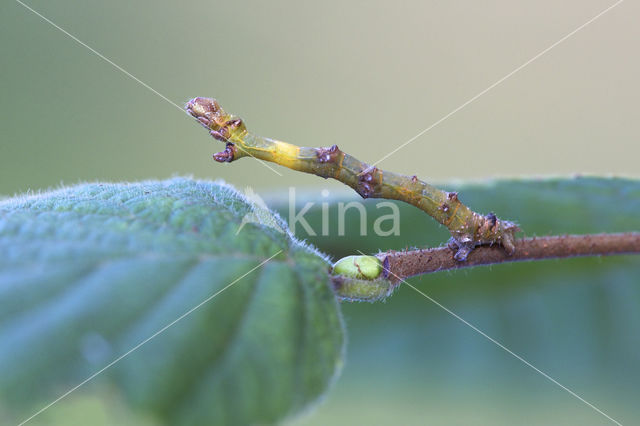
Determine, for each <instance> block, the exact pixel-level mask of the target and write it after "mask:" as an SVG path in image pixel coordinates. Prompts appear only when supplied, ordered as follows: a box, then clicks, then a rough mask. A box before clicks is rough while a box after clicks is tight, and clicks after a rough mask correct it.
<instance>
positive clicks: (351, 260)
mask: <svg viewBox="0 0 640 426" xmlns="http://www.w3.org/2000/svg"><path fill="white" fill-rule="evenodd" d="M381 272H382V262H381V261H380V259H378V258H377V257H375V256H347V257H343V258H342V259H340V260H338V261H337V262H336V263H335V265H333V273H334V274H338V275H344V276H345V277H350V278H357V279H362V280H375V279H376V278H378V277H379V276H380V273H381Z"/></svg>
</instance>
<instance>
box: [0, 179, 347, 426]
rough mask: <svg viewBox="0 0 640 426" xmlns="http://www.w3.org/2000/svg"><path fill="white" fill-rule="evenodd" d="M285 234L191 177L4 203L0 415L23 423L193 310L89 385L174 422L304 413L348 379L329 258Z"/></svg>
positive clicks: (253, 208)
mask: <svg viewBox="0 0 640 426" xmlns="http://www.w3.org/2000/svg"><path fill="white" fill-rule="evenodd" d="M247 217H248V218H249V220H248V221H247V220H246V219H245V220H244V222H243V218H247ZM274 224H276V225H277V226H275V225H274ZM241 226H242V229H241V230H240V232H238V230H239V228H240V227H241ZM287 229H288V228H287V226H286V224H285V223H284V222H282V221H281V220H280V219H279V218H278V217H276V216H274V215H272V214H271V213H269V212H268V211H266V210H264V209H263V208H262V207H260V206H258V205H256V204H253V203H251V202H250V201H248V200H247V199H245V198H244V197H243V196H241V195H239V194H238V193H237V192H236V191H234V190H233V189H232V188H231V187H229V186H227V185H225V184H222V183H211V182H199V181H193V180H190V179H172V180H168V181H159V182H158V181H150V182H142V183H137V184H85V185H78V186H75V187H70V188H64V189H60V190H57V191H54V192H49V193H44V194H40V195H32V196H26V197H21V198H14V199H9V200H5V201H2V202H0V342H2V343H1V344H0V405H5V406H11V407H14V409H13V411H15V413H14V414H15V416H21V417H24V418H26V417H27V416H28V415H30V414H32V413H33V412H34V411H36V410H37V409H39V408H41V406H42V405H44V404H45V403H48V402H49V401H50V400H52V399H53V398H55V397H57V396H59V395H60V394H62V393H64V392H65V391H66V390H68V389H69V388H71V387H73V386H75V385H77V384H78V383H80V382H81V381H82V380H84V379H85V378H87V377H88V376H90V375H91V374H92V373H94V372H96V371H98V370H99V369H101V368H102V367H104V366H105V365H107V364H108V363H110V362H111V361H112V360H114V359H116V358H117V357H119V356H121V355H123V354H125V353H126V352H127V351H129V350H130V349H132V348H135V347H136V345H138V344H140V343H141V342H144V341H145V340H146V339H148V338H149V337H151V336H153V335H154V334H155V333H157V332H158V331H160V330H163V328H164V327H165V326H167V325H169V324H171V323H172V321H174V320H176V319H178V318H181V317H182V316H183V315H184V314H185V313H187V312H189V314H188V315H187V316H185V317H184V318H182V319H181V320H180V321H178V322H177V323H175V324H172V325H171V326H169V327H168V328H166V330H163V331H162V333H160V334H158V335H157V336H156V337H154V338H153V339H152V340H150V341H148V342H147V343H145V344H144V345H142V346H141V347H139V348H138V349H136V350H135V351H133V352H132V353H131V354H129V355H128V356H126V357H125V358H123V359H122V360H121V361H119V362H118V363H117V364H115V365H114V366H113V367H111V368H109V369H108V370H106V371H105V372H104V373H103V374H101V375H100V376H98V377H96V378H95V379H94V380H93V381H92V383H89V384H88V385H87V386H91V385H92V384H93V382H97V383H102V384H104V383H107V384H108V385H109V386H111V387H115V389H116V390H117V392H120V393H122V395H124V398H125V400H126V401H127V402H128V403H129V404H130V406H132V407H134V408H136V409H139V410H140V411H142V412H149V413H152V414H153V415H154V416H155V417H156V419H159V420H160V421H161V422H163V423H164V422H166V423H172V424H193V425H199V424H250V423H272V422H275V421H278V420H280V419H282V418H284V417H287V416H291V415H294V414H296V413H298V412H299V411H301V410H302V409H303V408H305V407H306V406H308V405H309V404H310V403H312V402H313V401H315V400H316V399H317V398H318V397H319V396H320V395H322V394H323V393H324V392H325V390H326V388H327V386H328V385H329V384H330V382H331V381H332V379H333V377H335V376H336V374H337V372H338V371H339V370H340V367H341V365H342V356H343V344H344V332H343V328H342V323H341V317H340V313H339V309H338V306H337V302H336V299H335V296H334V295H333V292H332V290H331V288H330V286H329V280H328V274H327V268H328V263H327V260H326V259H325V258H324V257H323V256H322V255H321V254H319V253H318V252H317V251H315V250H314V249H312V248H311V247H309V246H307V245H305V244H303V243H301V242H300V241H297V240H295V239H294V238H292V236H291V235H290V234H289V233H288V231H285V230H287ZM272 256H275V257H273V259H271V260H268V259H270V258H271V257H272ZM267 260H268V261H267ZM265 261H267V262H266V263H265V264H264V265H262V266H260V264H261V263H262V262H265ZM256 267H257V269H255V270H253V271H252V272H250V271H251V270H252V269H253V268H256ZM247 273H248V274H247ZM245 274H247V275H246V276H245ZM231 283H233V284H232V285H231V286H230V287H229V288H228V289H226V290H224V292H223V293H221V294H220V295H219V296H216V297H215V298H213V299H211V300H208V301H206V300H207V299H208V298H210V297H211V296H212V295H213V294H215V293H216V292H218V291H222V290H223V289H224V288H225V286H227V285H229V284H231ZM203 301H206V303H204V304H202V305H201V306H199V307H198V308H197V309H196V310H193V311H190V310H191V309H193V308H194V307H196V306H198V305H199V304H200V303H202V302H203ZM83 390H84V388H81V389H79V390H78V391H76V392H77V393H81V392H82V391H83ZM25 404H26V405H25ZM18 420H23V419H20V418H18Z"/></svg>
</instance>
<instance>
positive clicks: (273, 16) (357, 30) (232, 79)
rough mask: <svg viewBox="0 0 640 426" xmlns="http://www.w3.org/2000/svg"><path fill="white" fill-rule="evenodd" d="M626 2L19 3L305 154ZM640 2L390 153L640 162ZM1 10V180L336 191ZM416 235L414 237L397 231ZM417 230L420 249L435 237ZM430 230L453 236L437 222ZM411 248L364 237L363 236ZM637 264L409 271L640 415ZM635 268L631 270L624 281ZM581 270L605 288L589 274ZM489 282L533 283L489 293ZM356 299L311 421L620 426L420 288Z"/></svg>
mask: <svg viewBox="0 0 640 426" xmlns="http://www.w3.org/2000/svg"><path fill="white" fill-rule="evenodd" d="M612 3H613V2H612V1H580V2H579V1H569V2H563V3H560V4H559V3H557V2H551V1H546V0H545V1H540V2H532V3H531V2H530V3H524V2H507V1H488V2H471V1H468V2H419V1H407V2H379V1H378V2H348V3H344V2H336V1H325V2H314V3H310V2H293V1H290V2H285V1H272V2H243V3H236V2H234V3H232V2H211V1H192V2H182V3H181V2H152V1H148V0H145V1H136V2H124V1H120V0H115V1H111V2H100V1H96V0H90V1H84V2H74V1H68V0H67V1H55V2H46V1H42V0H38V1H35V0H32V1H30V2H28V4H29V5H30V6H32V7H33V8H35V9H36V10H37V11H38V12H40V13H42V14H43V15H44V16H46V17H47V18H49V19H51V20H52V21H53V22H55V23H56V24H58V25H60V26H61V27H62V28H64V29H66V30H67V31H69V32H70V33H71V34H73V35H75V36H76V37H78V38H79V39H80V40H82V41H83V42H85V43H87V44H88V45H90V46H91V47H93V48H95V49H96V50H98V51H99V52H101V53H102V54H104V55H105V56H106V57H108V58H109V59H111V60H113V61H114V62H115V63H117V64H118V65H120V66H122V67H123V68H124V69H126V70H127V71H129V72H131V73H132V74H133V75H135V76H136V77H138V78H139V79H140V80H142V81H144V82H145V83H146V84H148V85H150V86H151V87H153V88H154V89H156V90H157V91H158V92H160V93H162V94H163V95H164V96H166V97H168V98H169V99H171V100H172V101H173V102H175V103H177V104H179V105H181V104H183V103H184V102H185V101H186V100H188V99H189V98H191V97H193V96H213V97H216V98H218V99H219V100H220V102H221V103H222V105H223V107H225V108H226V109H227V110H228V111H230V112H233V113H235V114H237V115H239V116H241V117H243V118H244V119H245V121H246V122H247V124H248V126H249V128H250V129H252V130H254V131H255V132H256V133H259V134H261V135H265V136H271V137H276V138H279V139H283V140H285V141H289V142H292V143H296V144H298V145H306V146H322V145H330V144H333V143H338V144H339V145H340V147H341V148H342V149H344V150H345V151H347V152H349V153H352V154H354V155H356V156H357V157H358V158H360V159H362V160H363V161H369V162H374V161H377V160H379V159H380V158H382V157H383V156H385V155H386V154H387V153H389V152H390V151H392V150H393V149H395V148H396V147H397V146H399V145H400V144H402V143H404V142H405V141H407V140H409V139H410V138H412V137H413V136H415V135H416V134H417V133H418V132H420V131H422V130H423V129H425V128H427V127H429V126H430V125H431V124H433V123H434V122H436V121H438V120H440V119H441V118H442V117H443V116H445V115H446V114H448V113H449V112H451V111H452V110H454V109H455V108H457V107H459V106H460V105H461V104H463V103H464V102H466V101H468V100H469V99H470V98H472V97H473V96H475V95H476V94H478V93H479V92H481V91H482V90H484V89H486V88H487V87H488V86H490V85H491V84H493V83H494V82H496V81H497V80H498V79H500V78H502V77H503V76H505V75H506V74H508V73H509V72H511V71H513V70H514V69H516V68H517V67H518V66H520V65H521V64H522V63H524V62H525V61H527V60H529V59H531V58H532V57H533V56H535V55H536V54H538V53H539V52H541V51H542V50H543V49H545V48H547V47H548V46H550V45H551V44H552V43H554V42H556V41H558V40H559V39H560V38H562V37H563V36H565V35H566V34H568V33H569V32H570V31H572V30H574V29H575V28H577V27H578V26H580V25H582V24H583V23H585V22H586V21H587V20H589V19H590V18H592V17H593V16H594V15H596V14H597V13H599V12H600V11H601V10H603V9H605V8H606V7H608V6H609V5H611V4H612ZM639 14H640V6H639V5H638V4H637V3H636V2H624V3H622V4H621V5H620V6H618V7H616V8H615V9H613V10H612V11H611V12H609V13H607V14H606V15H604V16H603V17H602V18H600V19H599V20H597V21H595V22H594V23H593V24H591V25H589V26H587V27H586V28H585V29H583V30H582V31H580V32H578V33H577V34H576V35H575V36H573V37H571V38H570V39H568V40H567V41H566V42H564V43H562V44H560V45H559V46H557V47H556V48H554V49H553V50H551V51H550V52H549V53H547V54H546V55H544V56H543V57H541V58H539V59H538V60H537V61H535V62H533V63H532V64H530V65H529V66H527V67H526V68H524V69H523V70H521V71H520V72H518V73H517V74H515V75H514V76H513V77H512V78H510V79H508V80H506V81H505V82H504V83H503V84H500V85H499V86H497V87H496V88H494V89H493V90H491V91H489V92H488V93H487V94H485V95H484V96H482V97H481V98H480V99H478V100H477V101H475V102H474V103H472V104H470V105H469V106H468V107H466V108H464V109H463V110H461V111H459V112H458V113H456V114H455V115H453V116H451V117H450V118H449V119H447V120H446V121H444V122H442V123H441V124H440V125H438V126H436V127H435V128H433V129H432V130H431V131H429V132H428V133H426V134H425V135H423V136H422V137H420V138H418V139H416V140H415V141H414V142H412V143H411V144H409V145H408V146H406V147H405V148H403V149H402V150H400V151H399V152H397V153H396V154H394V155H393V156H391V157H389V158H388V159H386V160H385V161H383V162H382V163H381V167H383V168H385V169H389V170H394V171H398V172H405V173H407V174H414V173H415V174H417V175H418V176H420V177H421V178H424V179H427V180H431V181H433V180H435V181H451V180H453V179H477V178H485V177H496V176H529V175H547V174H562V175H567V174H575V173H580V174H615V175H624V176H635V177H638V176H640V169H639V168H638V156H639V155H640V145H639V144H638V140H639V136H640V121H638V120H637V100H638V99H639V98H640V84H639V83H638V78H637V76H638V75H640V57H639V56H638V55H637V52H638V40H640V27H638V25H637V16H639ZM0 23H1V25H0V52H1V54H2V67H1V71H0V73H1V78H0V92H1V93H2V96H1V97H0V114H1V115H0V116H1V117H2V119H0V194H3V195H12V194H14V193H19V192H25V191H29V190H39V189H45V188H48V187H52V186H57V185H59V184H60V183H64V184H72V183H76V182H79V181H92V180H109V181H121V180H137V179H143V178H163V177H168V176H171V175H174V174H193V175H195V176H197V177H202V178H223V179H225V180H226V181H227V182H229V183H231V184H233V185H235V186H237V187H239V188H243V187H245V186H247V185H250V186H252V187H254V188H255V189H257V190H258V192H259V193H265V192H271V193H273V192H278V191H279V189H282V191H286V190H285V189H283V188H286V187H287V186H289V185H291V184H292V183H295V184H296V185H297V187H298V188H307V191H311V192H308V194H311V195H310V196H311V197H312V198H313V197H314V195H313V194H316V195H315V197H316V198H320V190H321V189H329V190H330V191H331V192H332V194H336V193H338V192H339V191H340V188H341V185H340V184H339V183H337V182H333V181H331V182H325V181H322V180H320V179H318V178H316V177H314V176H306V175H301V174H298V173H295V172H292V171H289V170H286V169H283V168H280V167H276V169H277V170H278V172H279V173H281V174H282V175H283V176H278V175H277V174H275V173H273V172H272V171H271V170H269V169H268V168H266V167H263V166H261V165H260V164H258V163H256V162H254V161H250V160H244V161H240V162H237V163H234V164H233V165H219V164H215V163H214V162H213V160H211V154H212V153H213V152H215V151H218V150H220V149H221V148H222V144H220V143H219V142H216V141H214V140H213V139H211V138H209V137H208V136H207V135H206V133H205V132H204V130H203V129H202V128H201V127H200V126H197V125H195V124H194V122H193V120H192V119H191V118H189V117H187V116H186V115H185V114H183V113H181V112H180V111H178V110H177V109H176V108H175V106H173V105H171V104H170V103H169V102H167V101H165V100H163V99H162V98H160V97H158V96H157V95H156V94H154V93H152V92H151V91H149V90H148V89H146V88H144V87H142V86H141V85H140V84H139V83H137V82H135V81H133V80H132V79H130V78H129V77H127V76H126V75H124V74H123V73H121V72H119V71H118V70H116V69H115V68H114V67H113V66H112V65H110V64H108V63H106V62H104V61H103V60H101V59H100V58H99V57H97V56H96V55H95V54H93V53H91V52H90V51H88V50H87V49H86V48H85V47H82V46H80V45H79V44H78V43H76V42H75V41H73V40H72V39H70V38H69V37H68V36H66V35H65V34H63V33H62V32H60V31H59V30H57V29H55V28H53V27H52V26H51V25H50V24H48V23H46V22H44V21H43V20H42V19H41V18H40V17H38V16H36V15H35V14H34V13H32V12H31V11H29V10H27V9H25V8H24V7H22V6H21V5H20V4H18V3H16V2H14V1H5V2H2V3H1V4H0ZM488 195H490V193H488ZM575 202H576V203H579V202H580V200H575ZM507 204H508V203H507ZM576 205H579V204H576ZM504 213H505V214H507V215H509V217H515V218H519V217H520V216H518V215H517V214H516V213H517V212H516V211H515V210H508V209H506V207H505V210H504ZM605 213H606V212H605ZM539 214H541V215H547V216H548V215H554V214H555V213H554V212H553V211H551V212H550V211H548V210H547V211H540V212H539ZM610 214H611V215H612V216H615V211H614V212H610ZM625 224H626V226H627V227H629V226H631V227H635V228H634V229H636V230H637V229H638V228H637V222H625ZM535 229H536V232H540V233H548V232H559V233H562V232H570V231H571V229H570V226H567V227H566V228H563V227H562V226H561V225H558V226H557V227H548V228H541V227H538V228H535ZM607 229H609V230H611V229H613V227H605V228H603V229H602V230H607ZM412 232H413V231H412V230H411V229H403V238H407V240H406V241H409V240H411V239H410V238H409V237H410V236H412ZM418 237H419V236H416V239H415V240H413V241H414V242H413V243H412V244H421V242H422V239H420V238H418ZM436 237H437V238H436ZM411 238H413V237H411ZM430 238H431V240H432V241H429V242H430V243H439V242H441V241H443V240H444V238H445V233H441V234H438V235H437V236H433V237H430ZM340 241H341V244H342V246H341V247H342V249H343V250H345V251H347V250H350V249H351V248H353V244H352V245H349V242H348V241H347V240H340ZM314 242H315V243H317V244H319V245H320V246H321V247H322V248H324V249H325V250H327V251H330V252H332V253H333V254H334V255H338V254H339V251H340V248H336V247H329V246H327V245H326V243H323V241H322V240H318V239H316V240H314ZM404 242H405V240H402V243H404ZM400 243H401V241H400V240H392V241H389V240H384V241H382V240H370V241H369V244H370V245H371V246H370V247H368V249H369V251H371V250H375V249H377V248H380V249H386V248H390V247H394V245H397V244H400ZM323 245H324V246H323ZM396 248H399V247H396ZM637 263H638V261H637V260H635V259H633V258H619V259H617V260H599V259H591V260H572V261H566V262H559V263H557V264H556V263H553V265H556V266H554V267H549V266H548V265H549V263H545V264H544V265H546V266H541V267H539V268H537V269H536V268H533V269H527V270H519V269H518V268H520V266H504V267H502V266H501V267H495V268H492V269H491V270H490V271H491V272H490V274H491V275H490V276H489V275H488V274H489V269H482V270H478V271H473V272H471V271H459V272H455V273H446V274H441V275H438V276H437V278H431V277H429V278H424V279H423V280H422V281H416V282H417V283H418V284H419V285H420V288H423V289H424V290H425V291H427V290H428V291H430V292H435V293H433V294H432V293H429V294H432V295H433V296H434V297H437V298H438V300H439V301H441V302H442V303H443V304H445V305H446V306H448V307H450V308H452V309H453V310H454V311H456V312H457V313H459V314H461V315H462V316H463V317H464V318H466V319H467V320H469V321H471V322H472V323H474V324H476V325H477V326H479V327H480V328H481V329H483V330H485V331H486V332H487V333H489V334H490V335H491V336H492V337H495V338H497V339H498V340H500V341H503V342H504V343H505V344H507V346H509V347H510V348H512V349H513V350H515V351H516V352H517V353H519V354H520V355H522V356H524V358H526V359H528V360H530V361H531V362H532V363H533V364H534V365H536V366H538V367H540V368H541V369H542V370H543V371H546V372H548V373H549V374H550V375H551V376H553V377H555V378H557V379H558V380H559V381H560V382H561V383H563V384H565V385H567V386H568V387H569V388H571V389H573V390H575V391H576V392H577V393H578V394H581V395H582V394H584V396H585V397H586V399H587V400H589V401H591V402H594V403H595V405H597V406H599V407H600V408H602V409H603V410H604V411H605V412H607V413H609V414H611V415H612V416H613V417H614V418H616V419H620V420H621V421H623V423H625V421H626V422H628V423H634V420H635V422H637V421H638V420H640V412H639V411H638V407H637V406H636V404H637V401H638V400H639V397H640V395H639V394H638V379H640V374H639V372H638V369H640V366H639V365H640V357H639V355H638V353H639V348H640V342H639V340H638V333H637V330H638V327H640V318H639V317H638V313H637V312H638V310H637V308H638V306H640V300H639V299H640V296H639V294H638V291H637V283H638V280H639V279H638V275H637V274H636V273H637V271H638V268H637V266H638V265H637ZM620 265H622V266H624V267H627V268H628V267H629V265H631V267H633V268H634V269H633V268H632V269H627V270H626V271H627V272H626V273H625V272H624V271H625V269H622V271H623V272H619V271H620V269H619V266H620ZM629 270H631V271H635V272H634V274H631V275H630V274H629V273H628V271H629ZM523 271H524V272H526V273H524V272H523ZM434 277H435V276H434ZM583 278H584V279H585V280H586V279H587V278H589V279H590V281H589V282H590V283H591V284H589V285H586V286H581V285H580V283H581V280H582V279H583ZM492 281H493V282H494V283H497V284H495V285H497V286H498V287H499V288H501V287H500V285H501V284H500V283H502V285H505V284H506V283H512V282H516V281H517V282H518V284H519V285H518V286H516V287H514V289H513V290H511V289H509V290H507V291H492V292H491V291H488V290H487V289H490V288H492V287H491V285H490V283H491V282H492ZM476 282H477V283H479V284H480V283H489V284H486V285H488V287H487V286H485V285H478V286H477V287H474V283H476ZM427 283H429V284H428V286H427ZM474 288H476V289H477V291H473V289H474ZM344 310H345V317H346V321H347V326H348V330H349V333H350V336H351V337H350V344H349V354H350V355H349V359H348V361H347V366H346V368H345V371H344V374H343V377H342V378H341V379H340V380H339V382H338V384H337V386H336V388H335V389H334V392H332V393H330V394H329V396H328V398H327V400H326V401H325V403H324V404H323V405H321V406H320V408H319V410H318V411H316V412H315V413H313V414H311V415H310V416H309V417H308V418H304V419H302V420H296V422H299V423H300V424H328V423H334V424H354V423H361V424H362V423H369V424H392V423H398V424H423V423H435V424H486V423H493V424H500V423H504V424H513V423H528V424H538V423H551V424H603V423H605V422H606V419H604V417H600V416H599V415H598V414H597V413H595V412H594V411H593V410H591V409H589V408H588V407H587V406H585V405H584V404H582V403H580V401H578V400H576V399H575V398H572V397H571V396H570V395H568V394H567V393H566V392H564V391H562V390H561V389H559V388H557V387H556V386H555V385H553V384H552V383H550V382H549V381H547V380H545V379H544V378H543V377H541V376H540V375H538V374H536V373H535V372H534V371H532V370H530V369H529V368H527V367H526V366H524V365H522V364H521V363H520V362H518V361H517V360H515V359H513V358H512V357H510V356H509V355H507V354H506V353H504V352H503V351H502V350H500V349H499V348H497V347H495V345H492V344H491V343H489V342H487V341H486V340H485V339H484V338H482V337H481V336H479V335H477V334H476V333H474V332H473V331H472V330H470V329H469V328H467V327H466V326H464V325H463V324H461V323H459V322H458V321H457V320H455V319H454V318H452V317H450V316H449V315H448V314H447V313H445V312H444V311H442V310H439V308H437V307H436V306H434V305H433V304H431V303H430V302H429V301H427V300H425V299H423V298H422V297H421V296H419V295H417V294H415V293H413V292H411V291H410V290H409V289H407V288H405V289H403V290H402V291H401V292H400V293H399V294H397V295H396V296H394V297H393V298H392V299H391V300H389V302H388V303H386V304H375V305H368V304H362V305H346V306H345V309H344ZM409 330H414V331H413V332H410V331H409ZM416 330H417V331H416ZM85 395H89V393H88V391H87V393H86V394H83V393H82V391H79V392H78V395H77V396H76V397H75V398H74V399H72V400H70V401H69V403H68V404H70V405H62V406H61V407H60V408H59V411H55V412H52V416H53V417H51V418H49V420H51V419H54V418H55V416H56V415H60V413H66V414H65V415H64V416H62V417H61V419H66V421H70V420H69V419H72V418H73V417H72V416H71V414H69V412H68V411H66V412H65V411H64V410H65V409H68V408H69V407H72V406H73V404H76V403H77V401H78V400H80V401H82V398H83V397H84V396H85ZM91 404H93V402H91V403H89V404H88V405H89V406H91ZM81 405H82V404H81ZM116 405H117V404H116ZM601 405H602V406H601ZM82 406H83V407H84V405H82ZM60 410H62V411H60ZM92 412H93V413H94V414H95V413H96V412H100V409H97V411H96V410H93V411H92ZM70 416H71V417H70ZM109 418H110V419H111V422H113V421H114V420H113V417H108V416H107V419H109ZM95 419H96V423H97V422H98V420H99V419H98V418H97V417H96V418H95ZM79 421H80V422H81V421H82V416H80V420H79ZM105 422H106V423H107V424H109V422H110V421H109V420H105ZM118 423H120V422H118Z"/></svg>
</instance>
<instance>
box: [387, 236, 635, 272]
mask: <svg viewBox="0 0 640 426" xmlns="http://www.w3.org/2000/svg"><path fill="white" fill-rule="evenodd" d="M626 253H640V233H637V232H629V233H624V234H594V235H565V236H553V237H533V238H523V239H517V240H516V241H515V251H514V253H513V254H511V255H508V254H507V253H505V251H504V250H503V249H501V248H498V247H496V246H493V247H491V246H480V247H476V249H475V250H473V251H472V252H471V253H470V254H469V256H468V257H467V259H466V260H465V261H464V262H459V261H457V260H455V259H454V258H453V251H452V249H451V248H450V247H438V248H431V249H420V250H411V251H399V252H394V251H392V252H385V253H380V254H378V255H377V256H378V258H380V260H381V261H382V263H383V267H384V271H383V274H384V276H385V278H387V279H389V280H391V281H392V282H397V281H400V280H401V279H403V278H407V277H411V276H414V275H420V274H428V273H431V272H438V271H443V270H449V269H458V268H468V267H471V266H476V265H490V264H494V263H504V262H521V261H526V260H538V259H554V258H563V257H577V256H607V255H613V254H626Z"/></svg>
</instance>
